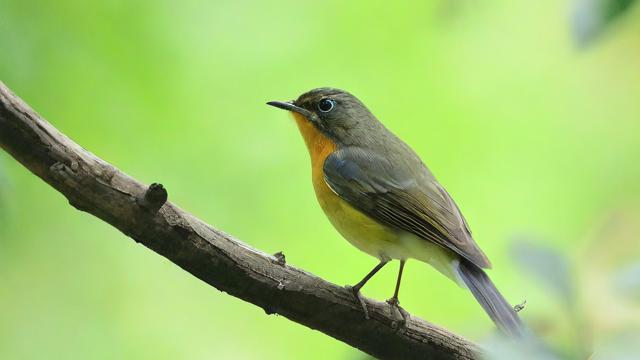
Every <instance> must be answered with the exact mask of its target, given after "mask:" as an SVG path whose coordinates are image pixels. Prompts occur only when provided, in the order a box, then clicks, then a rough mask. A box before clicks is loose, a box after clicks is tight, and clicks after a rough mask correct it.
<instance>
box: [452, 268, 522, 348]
mask: <svg viewBox="0 0 640 360" xmlns="http://www.w3.org/2000/svg"><path fill="white" fill-rule="evenodd" d="M458 273H459V274H460V277H461V278H462V280H463V281H464V283H465V284H466V285H467V287H468V288H469V290H471V292H472V293H473V296H475V298H476V300H478V302H479V303H480V305H482V308H484V311H486V313H487V314H488V315H489V317H490V318H491V320H493V322H494V323H495V324H496V326H497V327H498V328H499V329H500V330H501V331H502V332H504V333H505V334H507V335H509V336H512V337H518V338H519V337H522V336H524V334H525V327H524V325H523V324H522V321H521V320H520V318H519V317H518V314H517V313H516V312H515V310H513V307H512V306H511V305H510V304H509V303H508V302H507V300H505V298H504V297H503V296H502V295H501V294H500V292H499V291H498V289H496V287H495V285H493V282H491V279H489V276H487V274H486V273H485V272H484V271H483V270H482V269H481V268H479V267H477V266H476V265H474V264H472V263H471V262H469V261H467V260H461V261H460V264H459V266H458Z"/></svg>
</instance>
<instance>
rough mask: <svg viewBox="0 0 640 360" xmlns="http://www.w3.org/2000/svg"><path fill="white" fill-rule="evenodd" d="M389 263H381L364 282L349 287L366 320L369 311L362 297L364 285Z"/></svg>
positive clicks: (370, 272) (384, 261)
mask: <svg viewBox="0 0 640 360" xmlns="http://www.w3.org/2000/svg"><path fill="white" fill-rule="evenodd" d="M388 262H389V260H383V261H380V263H379V264H378V265H376V267H374V268H373V270H371V271H369V273H368V274H367V275H366V276H365V277H364V278H363V279H362V280H360V282H358V283H357V284H355V285H354V286H347V288H348V289H350V290H351V292H353V296H354V297H355V298H356V300H357V301H358V302H359V303H360V306H362V311H364V318H365V319H369V311H368V310H367V304H365V302H364V300H363V299H362V297H361V296H360V289H362V287H363V286H364V284H366V283H367V281H369V280H370V279H371V278H372V277H373V275H375V274H376V273H377V272H378V271H380V269H382V267H383V266H385V265H386V264H387V263H388Z"/></svg>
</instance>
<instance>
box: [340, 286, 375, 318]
mask: <svg viewBox="0 0 640 360" xmlns="http://www.w3.org/2000/svg"><path fill="white" fill-rule="evenodd" d="M345 288H346V289H348V290H349V291H351V293H352V294H353V297H355V298H356V301H357V302H358V303H359V304H360V306H361V307H362V311H363V312H364V318H365V319H366V320H369V319H370V318H369V310H367V304H366V303H365V302H364V299H363V298H362V296H360V290H359V289H357V288H355V287H353V286H350V285H347V286H345Z"/></svg>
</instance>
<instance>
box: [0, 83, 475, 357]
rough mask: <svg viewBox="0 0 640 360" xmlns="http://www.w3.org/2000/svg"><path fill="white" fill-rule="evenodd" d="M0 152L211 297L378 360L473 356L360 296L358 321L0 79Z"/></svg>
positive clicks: (328, 295)
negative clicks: (102, 154)
mask: <svg viewBox="0 0 640 360" xmlns="http://www.w3.org/2000/svg"><path fill="white" fill-rule="evenodd" d="M0 146H1V147H2V148H3V149H4V150H6V151H7V152H8V153H9V154H11V155H12V156H13V157H14V158H15V159H16V160H18V161H19V162H20V163H22V164H23V165H24V166H25V167H26V168H27V169H29V170H30V171H31V172H33V173H34V174H35V175H37V176H39V177H40V178H41V179H43V180H44V181H46V182H47V183H48V184H49V185H51V186H52V187H53V188H54V189H56V190H57V191H59V192H61V193H62V194H63V195H64V196H66V197H67V199H68V200H69V203H70V204H71V205H73V206H74V207H75V208H77V209H79V210H81V211H84V212H88V213H90V214H92V215H95V216H97V217H98V218H100V219H102V220H104V221H105V222H107V223H109V224H111V225H113V226H114V227H116V228H117V229H119V230H120V231H122V232H123V233H124V234H126V235H127V236H129V237H131V238H132V239H134V240H135V241H137V242H139V243H141V244H143V245H144V246H146V247H148V248H149V249H151V250H153V251H155V252H156V253H158V254H160V255H162V256H164V257H166V258H167V259H169V260H170V261H172V262H174V263H175V264H177V265H178V266H180V267H181V268H183V269H184V270H186V271H188V272H190V273H191V274H193V275H194V276H196V277H197V278H199V279H201V280H202V281H204V282H206V283H207V284H209V285H211V286H213V287H215V288H216V289H218V290H220V291H224V292H227V293H228V294H230V295H232V296H234V297H237V298H239V299H242V300H245V301H247V302H250V303H252V304H255V305H257V306H260V307H261V308H263V309H264V311H265V312H266V313H267V314H280V315H282V316H285V317H287V318H288V319H290V320H292V321H295V322H297V323H300V324H303V325H305V326H308V327H310V328H312V329H316V330H319V331H322V332H323V333H325V334H327V335H329V336H332V337H334V338H336V339H338V340H340V341H343V342H345V343H347V344H349V345H351V346H353V347H356V348H358V349H360V350H362V351H364V352H366V353H368V354H370V355H372V356H374V357H377V358H383V359H400V358H402V359H477V358H479V357H480V356H479V348H478V347H477V346H476V345H474V344H473V343H470V342H468V341H466V340H465V339H463V338H462V337H460V336H457V335H455V334H452V333H450V332H448V331H446V330H444V329H442V328H440V327H438V326H436V325H433V324H431V323H429V322H426V321H424V320H422V319H419V318H416V317H413V316H412V317H410V318H409V319H408V321H407V322H406V324H404V326H400V325H401V324H400V323H399V322H398V321H397V319H398V316H397V315H396V314H394V313H392V312H391V311H390V307H389V305H387V304H386V303H382V302H377V301H374V300H371V299H367V298H365V299H364V301H365V302H366V304H367V306H368V308H369V312H370V316H371V319H369V320H366V319H365V318H364V316H363V312H362V310H361V308H360V305H359V304H358V303H356V302H355V301H354V299H353V296H352V294H351V292H350V291H348V290H346V289H345V288H344V287H341V286H337V285H335V284H332V283H330V282H327V281H325V280H323V279H321V278H319V277H317V276H314V275H313V274H310V273H308V272H306V271H304V270H302V269H298V268H296V267H293V266H291V265H288V264H286V263H285V261H284V256H282V254H276V255H275V256H272V255H268V254H265V253H262V252H260V251H258V250H255V249H252V248H251V247H249V246H247V245H245V244H243V243H242V242H240V241H238V240H237V239H234V238H232V237H231V236H229V235H228V234H225V233H223V232H222V231H219V230H216V229H214V228H213V227H211V226H209V225H207V224H205V223H204V222H203V221H201V220H199V219H197V218H196V217H194V216H193V215H191V214H189V213H187V212H185V211H183V210H181V209H180V208H178V207H177V206H176V205H174V204H172V203H171V202H168V201H167V192H166V190H165V189H164V188H163V187H162V185H159V184H152V185H151V186H146V185H143V184H142V183H140V182H138V181H136V180H135V179H133V178H131V177H130V176H128V175H126V174H125V173H123V172H121V171H120V170H118V169H117V168H115V167H114V166H112V165H111V164H109V163H107V162H105V161H104V160H102V159H99V158H98V157H96V156H95V155H93V154H91V153H90V152H88V151H87V150H85V149H83V148H82V147H80V146H79V145H78V144H76V143H75V142H73V141H72V140H70V139H69V138H68V137H66V136H65V135H64V134H62V133H60V132H59V131H58V130H57V129H55V128H54V127H53V126H52V125H51V124H50V123H48V122H47V121H45V120H44V119H43V118H42V117H40V116H39V115H38V114H37V113H35V112H34V111H33V110H32V109H31V108H30V107H29V106H28V105H26V104H25V103H24V102H23V101H22V100H21V99H19V98H18V97H17V96H16V95H14V94H13V93H12V92H11V91H10V90H9V89H8V88H7V87H6V86H5V85H4V84H3V83H2V82H0Z"/></svg>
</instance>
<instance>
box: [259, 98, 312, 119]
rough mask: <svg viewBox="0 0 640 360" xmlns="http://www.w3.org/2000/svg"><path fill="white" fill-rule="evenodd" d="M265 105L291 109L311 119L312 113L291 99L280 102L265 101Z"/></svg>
mask: <svg viewBox="0 0 640 360" xmlns="http://www.w3.org/2000/svg"><path fill="white" fill-rule="evenodd" d="M267 105H271V106H275V107H277V108H280V109H284V110H287V111H293V112H296V113H298V114H300V115H302V116H304V117H306V118H307V119H311V118H313V113H312V112H311V111H309V110H307V109H303V108H301V107H299V106H296V105H295V104H294V103H293V100H292V101H286V102H282V101H269V102H268V103H267Z"/></svg>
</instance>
